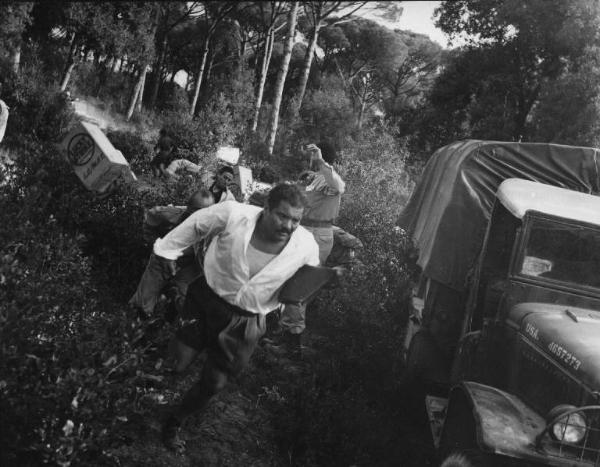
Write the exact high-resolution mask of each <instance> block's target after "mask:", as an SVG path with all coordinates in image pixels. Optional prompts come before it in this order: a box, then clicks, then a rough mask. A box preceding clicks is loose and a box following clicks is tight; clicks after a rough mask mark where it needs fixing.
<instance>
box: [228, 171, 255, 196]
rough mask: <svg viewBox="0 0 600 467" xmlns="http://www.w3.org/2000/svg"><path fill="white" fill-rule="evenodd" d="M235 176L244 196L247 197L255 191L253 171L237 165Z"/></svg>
mask: <svg viewBox="0 0 600 467" xmlns="http://www.w3.org/2000/svg"><path fill="white" fill-rule="evenodd" d="M233 174H234V176H235V183H237V185H238V186H239V187H240V191H241V192H242V196H243V197H245V196H246V195H248V194H249V193H251V192H252V191H253V187H252V185H253V183H254V180H253V178H252V170H250V169H249V168H248V167H244V166H241V165H236V166H235V167H234V168H233Z"/></svg>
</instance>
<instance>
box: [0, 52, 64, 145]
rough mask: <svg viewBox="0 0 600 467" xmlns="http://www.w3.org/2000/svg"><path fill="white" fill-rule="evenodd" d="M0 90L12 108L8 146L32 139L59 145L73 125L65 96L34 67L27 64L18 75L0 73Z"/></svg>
mask: <svg viewBox="0 0 600 467" xmlns="http://www.w3.org/2000/svg"><path fill="white" fill-rule="evenodd" d="M0 89H1V90H2V99H3V100H4V101H5V102H6V104H7V105H8V107H9V108H10V111H9V119H8V124H7V128H6V134H5V144H9V145H10V144H18V143H20V142H21V141H23V140H29V139H32V138H33V139H36V140H39V141H47V142H48V141H59V140H60V138H61V136H62V135H63V134H64V132H65V131H66V130H68V129H69V127H70V126H71V125H72V123H73V121H74V120H73V118H74V113H73V109H72V107H71V104H70V102H69V101H68V100H67V99H66V96H65V95H64V94H62V93H61V92H59V89H58V86H57V85H55V84H52V83H49V82H48V81H47V79H46V78H45V77H44V76H43V74H42V73H41V71H40V70H39V69H38V68H37V67H36V65H34V64H29V63H27V64H24V65H23V68H22V69H21V71H20V73H19V74H18V75H15V74H14V73H13V72H12V71H11V70H9V69H3V70H0Z"/></svg>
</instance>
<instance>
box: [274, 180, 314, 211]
mask: <svg viewBox="0 0 600 467" xmlns="http://www.w3.org/2000/svg"><path fill="white" fill-rule="evenodd" d="M282 201H287V202H288V203H290V206H292V207H295V208H304V207H306V198H305V197H304V193H303V192H302V190H301V189H300V188H298V185H296V184H293V183H278V184H277V185H275V186H274V187H273V188H271V191H269V196H267V207H268V208H269V210H271V209H275V208H276V207H277V206H279V203H281V202H282Z"/></svg>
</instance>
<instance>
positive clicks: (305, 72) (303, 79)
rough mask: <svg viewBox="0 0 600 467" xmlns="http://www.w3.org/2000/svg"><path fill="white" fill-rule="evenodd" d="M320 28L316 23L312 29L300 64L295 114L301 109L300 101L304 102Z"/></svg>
mask: <svg viewBox="0 0 600 467" xmlns="http://www.w3.org/2000/svg"><path fill="white" fill-rule="evenodd" d="M320 29H321V26H320V25H319V24H318V23H317V24H315V27H314V29H313V33H312V36H311V38H310V43H309V44H308V48H307V49H306V54H305V55H304V63H303V64H302V75H300V84H299V85H298V95H297V96H296V97H297V104H296V109H295V110H296V113H299V112H300V108H301V107H302V101H303V100H304V93H305V92H306V84H307V83H308V77H309V76H310V67H311V66H312V61H313V57H314V56H315V50H316V48H317V39H318V38H319V30H320Z"/></svg>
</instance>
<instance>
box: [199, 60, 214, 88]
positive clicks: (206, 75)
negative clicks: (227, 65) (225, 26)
mask: <svg viewBox="0 0 600 467" xmlns="http://www.w3.org/2000/svg"><path fill="white" fill-rule="evenodd" d="M213 63H215V52H214V51H213V53H212V54H210V61H209V62H208V66H207V67H206V73H204V78H203V79H202V81H203V83H202V88H203V91H202V94H203V95H204V94H205V93H206V91H207V90H208V85H209V83H210V75H211V74H212V70H213Z"/></svg>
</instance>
